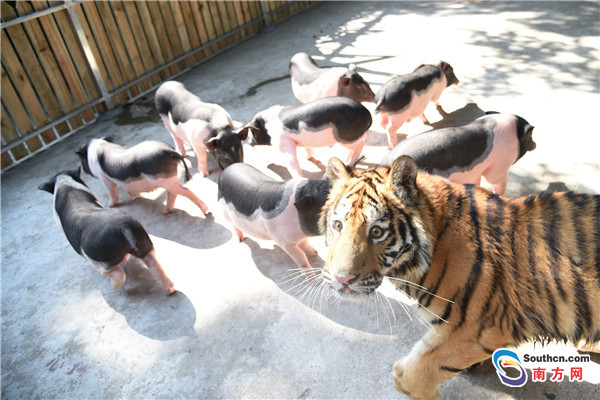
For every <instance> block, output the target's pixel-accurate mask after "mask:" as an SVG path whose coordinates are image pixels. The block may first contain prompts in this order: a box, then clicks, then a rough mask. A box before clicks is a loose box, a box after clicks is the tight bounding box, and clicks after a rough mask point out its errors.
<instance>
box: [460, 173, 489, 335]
mask: <svg viewBox="0 0 600 400" xmlns="http://www.w3.org/2000/svg"><path fill="white" fill-rule="evenodd" d="M465 194H466V195H467V199H468V201H469V205H470V213H469V214H470V221H471V226H472V227H473V231H474V232H473V233H474V234H473V236H474V238H473V239H474V241H475V245H476V250H475V261H474V262H473V265H472V266H471V272H470V273H469V277H468V278H467V282H466V287H465V290H464V296H463V298H462V299H461V302H460V312H461V315H460V322H459V323H458V324H457V325H455V326H454V328H455V329H458V328H460V327H461V326H462V324H464V322H465V319H466V317H467V309H468V308H469V303H470V302H471V299H472V296H473V293H474V292H475V288H476V286H477V284H478V283H479V278H480V276H481V268H482V265H483V248H482V243H481V226H480V224H479V212H478V211H477V202H476V201H475V189H474V186H473V185H465Z"/></svg>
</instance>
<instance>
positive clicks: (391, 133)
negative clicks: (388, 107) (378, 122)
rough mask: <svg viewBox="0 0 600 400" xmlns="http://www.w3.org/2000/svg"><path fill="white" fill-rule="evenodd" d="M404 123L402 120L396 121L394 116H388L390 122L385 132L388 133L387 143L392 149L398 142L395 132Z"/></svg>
mask: <svg viewBox="0 0 600 400" xmlns="http://www.w3.org/2000/svg"><path fill="white" fill-rule="evenodd" d="M402 125H404V121H403V120H402V121H397V120H395V119H394V118H390V122H389V123H388V125H387V133H388V145H389V146H390V149H393V148H394V147H396V145H397V144H398V137H397V136H396V132H398V129H400V127H401V126H402Z"/></svg>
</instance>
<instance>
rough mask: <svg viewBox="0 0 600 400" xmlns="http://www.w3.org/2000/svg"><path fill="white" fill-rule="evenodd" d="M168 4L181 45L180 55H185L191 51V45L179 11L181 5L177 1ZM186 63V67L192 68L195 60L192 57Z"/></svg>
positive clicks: (181, 13) (184, 22)
mask: <svg viewBox="0 0 600 400" xmlns="http://www.w3.org/2000/svg"><path fill="white" fill-rule="evenodd" d="M169 4H170V6H171V15H172V16H173V21H174V24H175V30H176V31H177V36H178V37H179V42H180V43H181V54H183V53H187V52H188V51H191V50H192V43H191V39H190V37H189V34H188V31H187V28H186V26H185V25H186V21H185V19H184V17H183V12H182V10H181V7H182V3H181V2H179V1H170V2H169ZM187 63H188V64H187V65H189V66H192V65H194V64H195V63H196V60H195V59H194V57H188V58H187Z"/></svg>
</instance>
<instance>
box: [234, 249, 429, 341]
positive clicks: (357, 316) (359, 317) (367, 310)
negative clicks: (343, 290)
mask: <svg viewBox="0 0 600 400" xmlns="http://www.w3.org/2000/svg"><path fill="white" fill-rule="evenodd" d="M243 243H244V244H246V245H247V246H248V247H249V249H250V252H251V254H252V258H253V261H254V263H255V265H256V267H257V269H258V270H259V271H260V273H261V274H263V275H264V276H266V277H267V278H269V279H271V280H272V281H273V282H274V283H275V284H276V285H277V286H278V287H279V288H280V289H281V290H282V291H283V292H285V293H286V294H287V295H289V296H291V297H293V298H295V299H296V300H297V301H298V302H299V303H298V305H299V306H304V307H308V308H310V309H312V310H313V311H315V312H317V313H319V314H321V315H322V316H324V317H326V318H328V319H329V320H331V321H334V322H336V323H338V324H340V325H344V326H347V327H349V328H353V329H358V330H361V331H364V332H370V333H378V334H397V335H403V336H404V335H409V336H410V337H413V336H414V335H416V336H414V339H415V340H416V338H417V337H418V335H419V334H422V333H423V332H422V331H421V329H420V328H423V327H422V326H421V325H420V324H419V323H418V322H416V323H415V327H416V328H417V329H415V330H414V331H413V332H407V331H406V330H405V329H402V327H403V326H404V325H405V323H408V322H410V320H411V319H414V316H415V311H416V310H414V309H412V310H411V309H407V308H406V307H408V306H407V305H405V304H403V303H402V304H401V303H400V300H398V298H400V296H401V295H398V296H397V297H396V296H394V297H388V296H387V295H385V294H383V293H380V292H379V291H377V292H376V294H375V295H372V296H369V297H367V298H366V299H365V301H356V302H354V301H343V300H341V299H340V298H338V297H337V295H335V294H334V293H333V292H331V290H330V288H329V287H328V285H326V284H325V283H324V282H323V281H322V280H321V278H320V277H319V278H316V280H314V281H312V282H310V280H309V279H305V278H304V277H303V276H302V275H301V273H300V272H299V271H298V268H297V266H296V264H295V263H294V262H293V261H292V259H291V258H290V257H289V256H288V255H287V254H286V253H285V252H284V251H283V250H282V249H281V248H279V247H278V246H274V248H273V249H265V248H262V247H261V246H260V244H259V243H257V242H256V241H254V240H253V239H251V238H246V239H245V240H244V242H243ZM308 260H309V262H310V263H311V265H312V267H313V269H314V270H315V271H317V274H319V272H320V270H321V269H322V268H323V265H324V261H323V260H322V259H321V257H320V256H316V257H308Z"/></svg>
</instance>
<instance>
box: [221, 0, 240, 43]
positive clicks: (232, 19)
mask: <svg viewBox="0 0 600 400" xmlns="http://www.w3.org/2000/svg"><path fill="white" fill-rule="evenodd" d="M224 5H225V6H226V7H225V13H226V15H225V18H226V19H227V24H226V26H228V29H227V32H231V31H234V30H236V29H237V27H238V26H240V24H238V21H237V17H236V15H235V4H234V2H233V1H226V2H225V4H224ZM229 38H230V39H231V43H232V44H233V43H235V42H239V41H240V40H241V39H242V35H241V34H240V33H234V34H233V35H232V36H230V37H229Z"/></svg>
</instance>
